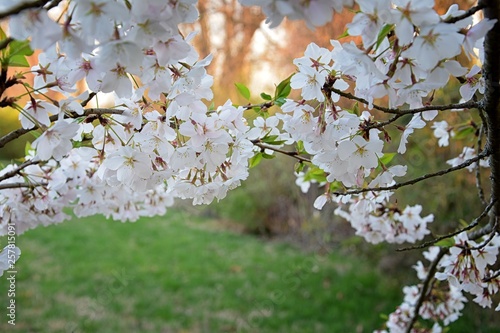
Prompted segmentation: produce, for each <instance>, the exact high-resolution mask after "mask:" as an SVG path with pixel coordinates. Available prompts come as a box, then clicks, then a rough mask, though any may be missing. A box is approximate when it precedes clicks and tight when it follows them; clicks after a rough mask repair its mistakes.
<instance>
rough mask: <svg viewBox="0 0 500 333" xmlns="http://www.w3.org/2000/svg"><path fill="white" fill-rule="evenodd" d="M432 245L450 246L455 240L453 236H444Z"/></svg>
mask: <svg viewBox="0 0 500 333" xmlns="http://www.w3.org/2000/svg"><path fill="white" fill-rule="evenodd" d="M434 245H436V246H441V247H452V246H453V245H455V240H454V239H453V238H445V239H442V240H440V241H439V242H437V243H435V244H434Z"/></svg>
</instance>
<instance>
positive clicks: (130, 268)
mask: <svg viewBox="0 0 500 333" xmlns="http://www.w3.org/2000/svg"><path fill="white" fill-rule="evenodd" d="M0 243H5V240H0ZM17 243H18V246H19V247H21V249H22V251H23V253H22V256H21V259H20V261H19V262H18V264H17V265H16V268H17V270H18V274H17V285H16V294H17V295H16V296H17V298H16V304H17V313H16V314H17V317H16V326H15V327H12V326H10V325H7V324H6V316H5V314H4V313H5V312H6V310H5V306H6V304H7V303H6V302H7V295H6V294H7V293H6V290H7V289H8V287H7V281H6V279H5V276H4V277H2V278H1V279H0V309H2V310H0V313H1V317H0V318H1V319H0V320H1V323H0V332H50V333H55V332H75V333H76V332H125V333H127V332H184V333H187V332H190V333H196V332H301V333H302V332H346V333H351V332H371V331H372V330H373V329H374V328H379V327H380V325H381V324H382V323H383V321H384V320H383V319H381V318H380V316H379V314H380V313H389V312H391V311H392V310H393V308H394V306H396V305H397V304H399V302H400V301H401V294H400V291H399V290H400V289H399V287H397V288H395V287H394V280H392V281H391V279H388V278H387V277H384V278H383V277H382V276H380V275H379V274H378V273H377V272H376V270H375V269H374V268H372V266H371V265H370V263H368V262H365V261H359V259H354V258H353V257H349V256H346V255H340V254H336V253H331V254H329V255H328V256H318V255H315V254H307V253H303V252H301V251H300V250H298V249H295V248H293V247H292V246H289V245H286V244H283V243H278V242H268V241H267V242H266V241H263V240H260V239H257V238H254V237H252V236H247V235H240V234H235V233H231V232H227V231H221V230H218V229H217V228H215V227H214V224H213V223H211V221H206V222H202V221H201V220H200V219H198V218H195V217H192V216H189V215H187V214H184V213H182V212H179V211H173V210H171V211H170V212H169V214H167V216H166V217H163V218H151V219H143V220H141V221H139V222H137V223H127V224H120V223H119V222H112V221H105V220H104V219H103V218H101V217H93V218H87V219H82V220H75V221H72V222H67V223H64V224H62V225H57V226H51V227H47V228H43V227H41V228H38V229H36V230H32V231H29V232H27V233H26V234H25V235H22V236H20V237H18V239H17ZM452 332H455V331H454V330H452Z"/></svg>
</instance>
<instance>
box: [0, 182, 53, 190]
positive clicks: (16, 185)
mask: <svg viewBox="0 0 500 333" xmlns="http://www.w3.org/2000/svg"><path fill="white" fill-rule="evenodd" d="M45 185H47V184H27V183H7V184H0V190H6V189H10V188H34V187H38V186H45Z"/></svg>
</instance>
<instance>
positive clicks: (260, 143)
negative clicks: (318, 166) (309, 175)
mask: <svg viewBox="0 0 500 333" xmlns="http://www.w3.org/2000/svg"><path fill="white" fill-rule="evenodd" d="M252 143H253V144H254V145H255V146H257V147H260V148H261V149H270V150H273V151H275V152H277V153H280V154H284V155H287V156H290V157H293V158H295V159H297V160H299V161H301V162H311V160H310V159H308V158H306V157H304V156H300V155H299V153H297V152H296V151H286V150H283V149H280V148H277V147H273V146H269V145H266V144H263V143H262V142H260V141H258V140H252Z"/></svg>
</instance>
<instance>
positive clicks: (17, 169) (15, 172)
mask: <svg viewBox="0 0 500 333" xmlns="http://www.w3.org/2000/svg"><path fill="white" fill-rule="evenodd" d="M38 163H40V162H39V161H33V160H29V161H26V162H24V163H22V164H21V165H19V166H18V167H17V168H15V169H14V170H11V171H9V172H6V173H5V174H3V175H2V176H1V177H0V182H1V181H4V180H5V179H9V178H12V177H14V176H15V175H17V174H19V172H21V171H22V170H23V169H24V168H26V167H27V166H30V165H33V164H38Z"/></svg>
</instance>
